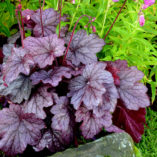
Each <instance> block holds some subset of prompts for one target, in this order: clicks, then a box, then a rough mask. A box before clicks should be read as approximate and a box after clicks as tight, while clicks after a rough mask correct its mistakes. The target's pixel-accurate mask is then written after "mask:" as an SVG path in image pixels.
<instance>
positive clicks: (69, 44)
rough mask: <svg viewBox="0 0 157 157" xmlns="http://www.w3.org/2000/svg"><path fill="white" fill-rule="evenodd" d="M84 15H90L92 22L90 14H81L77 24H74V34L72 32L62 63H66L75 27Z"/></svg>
mask: <svg viewBox="0 0 157 157" xmlns="http://www.w3.org/2000/svg"><path fill="white" fill-rule="evenodd" d="M83 17H88V19H89V21H90V22H91V17H90V16H88V15H82V16H80V17H79V19H78V20H77V21H76V23H75V25H74V28H73V31H72V34H71V37H70V41H69V43H68V46H67V49H66V51H65V55H64V58H63V62H62V64H64V63H65V60H66V56H67V53H68V50H69V47H70V44H71V42H72V38H73V35H74V32H75V28H76V26H77V24H78V23H79V21H80V20H81V19H82V18H83Z"/></svg>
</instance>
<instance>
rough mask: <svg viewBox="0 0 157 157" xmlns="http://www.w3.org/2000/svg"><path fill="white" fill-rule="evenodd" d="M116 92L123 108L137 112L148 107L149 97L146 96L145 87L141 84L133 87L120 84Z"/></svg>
mask: <svg viewBox="0 0 157 157" xmlns="http://www.w3.org/2000/svg"><path fill="white" fill-rule="evenodd" d="M118 91H119V94H120V98H121V99H122V100H123V102H124V104H125V106H126V107H127V108H128V109H130V110H138V109H139V108H145V107H147V106H149V105H150V100H149V97H148V96H147V94H146V92H147V87H145V86H144V85H143V84H142V83H135V84H134V85H133V86H125V85H123V84H121V86H120V88H119V89H118Z"/></svg>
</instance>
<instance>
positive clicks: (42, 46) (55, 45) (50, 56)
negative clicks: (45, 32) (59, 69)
mask: <svg viewBox="0 0 157 157" xmlns="http://www.w3.org/2000/svg"><path fill="white" fill-rule="evenodd" d="M24 46H25V48H26V49H27V50H28V51H29V53H30V54H31V55H32V57H33V59H34V62H35V63H36V64H38V66H39V67H40V68H45V67H46V66H47V65H52V63H53V61H54V59H55V58H56V57H60V56H63V53H64V50H65V47H64V40H63V39H59V38H58V37H57V34H51V35H50V36H47V37H40V38H35V37H28V38H26V39H25V40H24Z"/></svg>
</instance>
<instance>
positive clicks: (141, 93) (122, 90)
mask: <svg viewBox="0 0 157 157" xmlns="http://www.w3.org/2000/svg"><path fill="white" fill-rule="evenodd" d="M108 69H109V71H110V72H111V73H112V74H113V76H114V78H115V79H117V78H119V81H120V83H119V84H118V85H117V90H118V93H119V95H120V99H121V100H122V101H123V102H124V105H125V106H126V107H127V108H128V109H130V110H139V108H145V107H147V106H149V105H150V101H149V98H148V96H147V94H146V92H147V88H146V87H145V86H144V85H143V84H142V83H140V82H139V81H140V80H141V79H142V78H143V76H144V75H143V73H142V72H141V71H139V70H138V69H137V68H136V67H128V66H127V65H126V64H125V63H124V61H121V60H118V61H115V62H108Z"/></svg>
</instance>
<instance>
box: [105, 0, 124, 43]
mask: <svg viewBox="0 0 157 157" xmlns="http://www.w3.org/2000/svg"><path fill="white" fill-rule="evenodd" d="M126 1H127V0H125V1H124V3H123V5H122V7H121V8H120V10H119V12H118V14H117V16H116V18H115V20H114V21H113V23H112V25H111V27H110V28H109V30H108V32H107V33H106V35H105V37H104V40H105V39H106V37H107V36H108V34H109V33H110V31H111V29H112V27H113V25H114V24H115V22H116V21H117V19H118V17H119V15H120V13H121V12H122V9H123V8H124V6H125V3H126Z"/></svg>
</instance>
